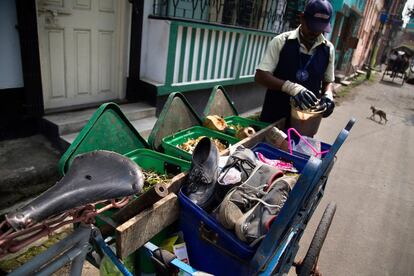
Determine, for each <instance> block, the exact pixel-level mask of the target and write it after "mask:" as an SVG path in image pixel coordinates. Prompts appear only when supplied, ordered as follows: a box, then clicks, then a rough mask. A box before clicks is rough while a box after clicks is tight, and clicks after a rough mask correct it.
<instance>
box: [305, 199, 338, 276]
mask: <svg viewBox="0 0 414 276" xmlns="http://www.w3.org/2000/svg"><path fill="white" fill-rule="evenodd" d="M335 211H336V204H335V203H334V202H330V203H329V204H328V206H327V207H326V209H325V212H324V213H323V216H322V218H321V220H320V222H319V225H318V228H317V229H316V232H315V235H314V236H313V239H312V242H311V244H310V246H309V249H308V252H307V253H306V256H305V258H304V259H303V262H302V263H301V265H300V267H299V269H298V270H299V271H298V272H299V273H298V274H299V276H308V275H310V274H311V272H312V270H313V269H314V268H316V264H317V262H318V257H319V253H320V252H321V249H322V245H323V243H324V241H325V238H326V235H327V234H328V231H329V227H331V223H332V220H333V217H334V215H335Z"/></svg>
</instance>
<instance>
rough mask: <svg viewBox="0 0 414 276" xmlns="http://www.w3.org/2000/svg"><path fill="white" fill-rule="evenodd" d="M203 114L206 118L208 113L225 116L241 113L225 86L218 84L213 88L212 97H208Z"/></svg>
mask: <svg viewBox="0 0 414 276" xmlns="http://www.w3.org/2000/svg"><path fill="white" fill-rule="evenodd" d="M203 115H204V118H205V117H207V116H208V115H218V116H221V117H223V118H225V117H228V116H233V115H239V113H238V112H237V110H236V108H235V107H234V103H233V101H232V100H231V99H230V97H229V95H228V94H227V92H226V90H225V89H224V87H223V86H221V85H216V86H214V87H213V89H212V90H211V94H210V98H209V99H208V102H207V105H206V108H205V109H204V112H203Z"/></svg>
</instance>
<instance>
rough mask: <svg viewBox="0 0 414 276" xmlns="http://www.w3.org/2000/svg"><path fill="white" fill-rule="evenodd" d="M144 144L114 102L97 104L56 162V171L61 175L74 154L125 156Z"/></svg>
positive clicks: (146, 146) (146, 145)
mask: <svg viewBox="0 0 414 276" xmlns="http://www.w3.org/2000/svg"><path fill="white" fill-rule="evenodd" d="M139 148H149V145H148V143H147V142H146V141H145V139H144V138H142V137H141V135H139V133H138V131H137V130H136V129H135V128H134V127H133V125H132V124H131V123H130V122H129V120H128V119H127V117H126V116H125V115H124V113H122V111H121V109H120V108H119V106H118V105H117V104H115V103H105V104H103V105H101V106H100V107H99V108H98V109H97V110H96V111H95V113H94V114H93V115H92V117H91V119H90V120H89V122H88V123H87V124H86V125H85V127H84V128H83V129H82V131H81V132H80V133H79V134H78V136H77V137H76V139H75V140H74V141H73V143H72V144H71V145H70V147H69V148H68V149H67V150H66V152H65V153H64V154H63V156H62V158H60V160H59V172H60V173H61V175H64V174H65V173H66V171H67V170H68V168H69V167H70V164H71V163H72V161H73V159H74V158H75V157H76V155H78V154H81V153H85V152H90V151H94V150H110V151H114V152H117V153H119V154H126V153H128V152H130V151H133V150H135V149H139Z"/></svg>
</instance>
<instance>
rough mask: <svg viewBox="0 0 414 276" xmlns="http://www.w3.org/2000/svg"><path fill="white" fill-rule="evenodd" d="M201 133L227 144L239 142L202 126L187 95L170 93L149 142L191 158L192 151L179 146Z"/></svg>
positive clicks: (166, 151) (175, 154)
mask: <svg viewBox="0 0 414 276" xmlns="http://www.w3.org/2000/svg"><path fill="white" fill-rule="evenodd" d="M200 136H207V137H210V138H216V139H219V140H220V141H222V143H223V144H225V145H232V144H235V143H237V142H238V141H239V139H237V138H235V137H233V136H230V135H226V134H223V133H221V132H218V131H214V130H211V129H208V128H205V127H203V126H202V121H201V118H200V117H199V116H198V115H197V113H196V112H195V111H194V109H193V108H192V107H191V105H190V103H189V102H188V101H187V99H186V98H185V97H184V95H183V94H181V93H179V92H175V93H171V94H170V95H169V96H168V99H167V101H166V102H165V104H164V107H163V109H162V111H161V114H160V116H159V117H158V120H157V122H156V123H155V126H154V128H153V129H152V132H151V134H150V136H149V138H148V142H149V144H150V145H151V147H152V148H153V149H155V150H157V151H160V152H165V153H166V154H169V155H172V156H175V157H179V158H183V159H186V160H191V154H189V153H188V152H186V151H184V150H181V149H180V148H178V147H177V146H178V145H180V144H182V143H184V142H186V141H187V140H188V139H195V138H198V137H200Z"/></svg>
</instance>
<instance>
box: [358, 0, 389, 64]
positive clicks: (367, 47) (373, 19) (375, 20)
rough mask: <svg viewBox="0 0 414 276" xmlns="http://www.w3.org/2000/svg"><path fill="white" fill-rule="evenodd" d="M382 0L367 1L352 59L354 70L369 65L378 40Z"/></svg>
mask: <svg viewBox="0 0 414 276" xmlns="http://www.w3.org/2000/svg"><path fill="white" fill-rule="evenodd" d="M383 7H384V0H368V1H367V3H366V6H365V10H364V16H363V20H362V22H361V25H360V28H359V31H358V45H357V48H356V49H355V51H354V55H353V57H352V65H353V66H354V68H358V69H361V68H363V66H364V65H365V64H369V62H370V58H371V56H372V52H375V49H377V48H376V47H375V45H374V44H375V41H376V40H377V38H379V32H380V30H379V29H380V24H381V22H380V15H381V11H382V9H383Z"/></svg>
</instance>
